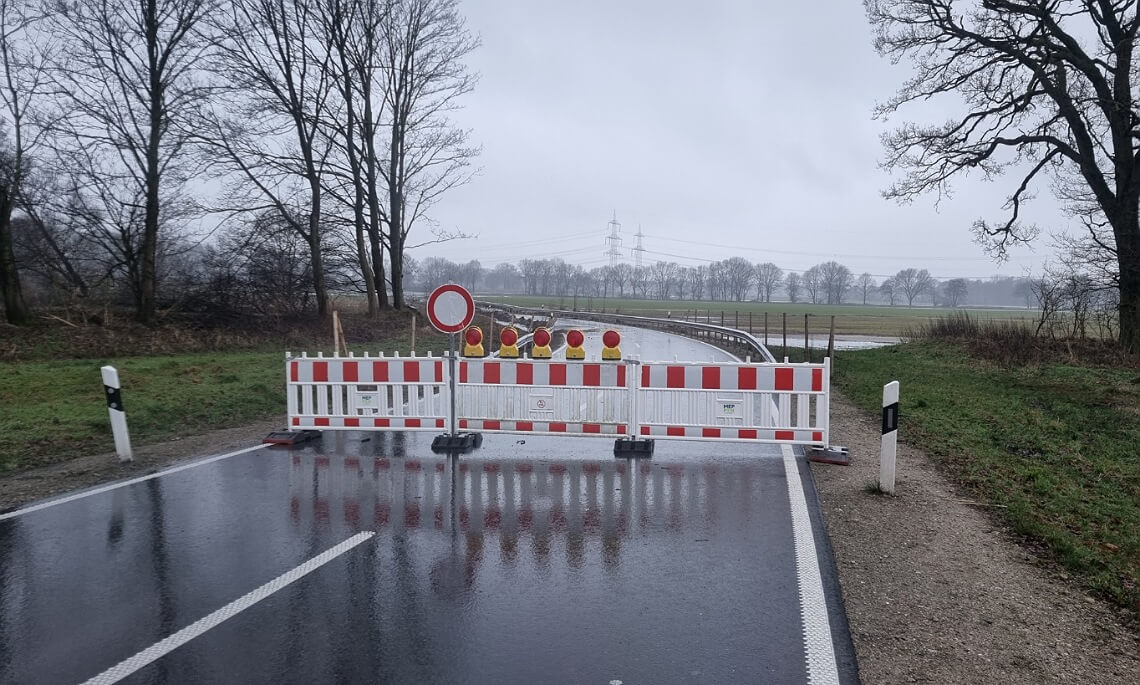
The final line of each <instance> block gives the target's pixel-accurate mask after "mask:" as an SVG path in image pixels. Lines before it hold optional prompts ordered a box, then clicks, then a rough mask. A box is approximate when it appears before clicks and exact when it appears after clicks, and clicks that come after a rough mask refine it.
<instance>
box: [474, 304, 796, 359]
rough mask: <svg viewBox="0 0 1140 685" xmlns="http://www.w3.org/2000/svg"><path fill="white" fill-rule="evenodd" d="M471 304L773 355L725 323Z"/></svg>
mask: <svg viewBox="0 0 1140 685" xmlns="http://www.w3.org/2000/svg"><path fill="white" fill-rule="evenodd" d="M475 306H476V307H478V308H480V309H482V310H484V311H487V312H502V313H506V314H510V315H512V316H519V315H525V316H535V315H554V316H558V317H562V318H573V319H582V320H585V321H597V322H599V323H612V324H625V325H628V326H637V327H639V328H648V329H651V330H657V331H662V332H664V333H674V334H678V335H684V336H686V337H690V338H695V339H697V340H705V341H715V342H716V343H717V344H719V345H720V346H722V347H736V348H738V349H740V350H741V351H743V352H744V355H742V356H746V357H749V356H753V355H757V356H759V357H760V358H762V359H763V360H764V361H766V362H775V361H776V357H775V356H773V355H772V353H771V352H770V351H769V350H768V348H767V347H766V346H765V345H764V343H762V342H760V341H759V340H758V339H757V338H755V337H754V336H753V335H752V334H751V333H747V332H745V331H742V330H738V329H736V328H729V327H727V326H717V325H715V324H708V323H699V322H696V321H684V320H681V319H657V318H653V317H648V316H632V315H629V314H601V313H597V312H576V311H573V310H567V309H540V308H537V307H519V306H515V305H510V304H502V303H499V302H487V301H486V300H476V301H475Z"/></svg>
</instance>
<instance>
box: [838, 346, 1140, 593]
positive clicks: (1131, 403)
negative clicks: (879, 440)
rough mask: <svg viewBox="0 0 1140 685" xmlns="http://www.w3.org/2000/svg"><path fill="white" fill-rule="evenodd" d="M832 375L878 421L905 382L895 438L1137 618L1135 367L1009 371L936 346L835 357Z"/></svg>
mask: <svg viewBox="0 0 1140 685" xmlns="http://www.w3.org/2000/svg"><path fill="white" fill-rule="evenodd" d="M834 369H835V370H834V372H833V377H832V378H833V381H834V383H835V386H836V387H837V388H838V389H839V390H840V391H841V392H843V394H845V395H846V396H848V397H850V398H852V399H853V400H854V401H855V402H856V403H857V404H858V405H859V406H860V407H862V408H863V409H866V410H867V411H868V412H873V413H874V414H876V415H877V414H878V413H879V411H880V406H881V400H882V387H883V384H884V383H887V382H889V381H891V380H898V381H899V384H900V388H901V402H900V414H901V420H900V428H899V436H900V439H902V440H904V441H906V442H908V443H909V444H912V445H915V446H918V447H921V448H922V449H924V450H926V451H927V452H928V453H929V454H931V455H933V456H934V457H935V459H937V460H938V461H939V462H940V463H941V465H942V466H943V467H945V469H946V471H947V472H948V473H949V474H950V475H951V476H953V477H954V478H955V479H957V480H958V481H959V482H960V483H961V484H963V485H964V486H965V487H966V488H968V489H969V490H971V491H972V492H974V493H975V496H976V497H977V498H978V499H980V500H983V501H986V502H989V503H992V504H996V505H999V506H998V507H995V508H994V509H992V511H994V512H995V513H997V514H998V515H1000V516H1003V517H1004V518H1005V519H1006V521H1007V522H1008V523H1009V525H1010V526H1011V527H1012V528H1013V530H1014V531H1015V532H1016V533H1018V534H1020V535H1024V536H1025V537H1026V538H1027V539H1028V540H1029V541H1030V542H1031V543H1032V544H1033V545H1034V546H1042V545H1043V546H1044V548H1046V549H1047V550H1048V552H1049V553H1050V554H1051V555H1052V556H1053V557H1054V558H1055V559H1057V560H1058V561H1059V562H1060V563H1061V564H1063V565H1064V566H1065V567H1066V568H1067V569H1069V570H1071V571H1073V572H1075V573H1078V574H1080V575H1081V576H1082V577H1083V578H1084V579H1085V580H1086V581H1087V583H1088V584H1089V585H1090V586H1091V587H1092V588H1093V589H1094V590H1095V591H1097V592H1099V593H1101V594H1103V595H1104V596H1106V597H1107V598H1109V599H1111V600H1112V601H1114V602H1116V603H1118V604H1120V605H1121V606H1125V607H1129V608H1131V609H1132V610H1134V611H1140V455H1138V452H1137V450H1136V445H1137V444H1140V384H1138V381H1140V379H1138V378H1137V376H1136V374H1137V371H1136V369H1134V368H1133V369H1129V368H1112V367H1085V366H1072V365H1069V364H1061V363H1046V364H1040V365H1031V366H1024V367H1019V368H1002V367H1000V366H997V365H995V364H992V363H990V362H986V361H983V360H979V359H977V358H974V357H971V356H969V355H968V354H967V353H966V351H965V350H964V348H962V347H960V346H957V345H952V344H946V343H933V342H923V343H911V344H907V345H900V346H892V347H885V348H880V349H876V350H867V351H857V352H855V351H852V352H839V353H838V354H837V355H836V364H835V367H834ZM857 458H865V459H866V458H870V459H876V458H877V455H857ZM903 496H905V493H903Z"/></svg>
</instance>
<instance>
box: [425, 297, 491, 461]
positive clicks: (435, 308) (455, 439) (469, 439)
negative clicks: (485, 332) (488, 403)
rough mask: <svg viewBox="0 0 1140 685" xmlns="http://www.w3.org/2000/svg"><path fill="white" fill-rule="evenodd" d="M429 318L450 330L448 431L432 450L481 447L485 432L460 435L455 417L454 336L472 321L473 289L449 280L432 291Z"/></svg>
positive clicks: (473, 315) (462, 449)
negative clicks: (469, 290) (482, 433)
mask: <svg viewBox="0 0 1140 685" xmlns="http://www.w3.org/2000/svg"><path fill="white" fill-rule="evenodd" d="M427 315H428V321H430V322H431V325H432V326H433V327H435V329H436V330H437V331H439V332H440V333H447V371H448V392H450V393H451V397H450V398H449V402H448V404H449V406H450V411H449V412H448V433H447V434H446V435H439V436H436V438H435V439H434V440H433V441H432V443H431V448H432V451H436V452H466V451H467V450H470V449H472V448H474V447H478V446H479V444H480V443H481V442H482V436H481V435H479V434H478V433H464V434H463V435H460V434H459V432H458V430H457V429H456V424H457V423H458V422H457V420H456V417H455V414H456V408H455V396H456V387H455V384H456V379H457V378H458V376H459V374H458V372H457V371H456V359H457V356H458V354H457V351H456V344H455V336H456V334H458V333H459V332H460V331H462V330H463V329H464V328H467V327H468V326H470V325H471V321H472V320H474V318H475V300H474V299H472V297H471V293H469V292H468V291H467V289H466V288H464V287H463V286H461V285H456V284H454V283H448V284H446V285H441V286H439V287H438V288H436V289H435V290H433V291H432V293H431V295H429V296H428V302H427Z"/></svg>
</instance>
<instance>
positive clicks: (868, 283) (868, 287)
mask: <svg viewBox="0 0 1140 685" xmlns="http://www.w3.org/2000/svg"><path fill="white" fill-rule="evenodd" d="M855 287H856V288H858V289H859V292H860V293H861V294H862V295H863V304H864V305H866V304H867V295H869V294H870V293H871V291H873V290H874V289H875V277H874V276H872V275H871V274H869V273H867V272H866V271H864V272H863V273H862V274H860V275H859V279H858V280H856V281H855Z"/></svg>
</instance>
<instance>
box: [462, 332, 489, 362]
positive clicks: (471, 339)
mask: <svg viewBox="0 0 1140 685" xmlns="http://www.w3.org/2000/svg"><path fill="white" fill-rule="evenodd" d="M463 356H464V357H482V356H484V352H483V329H482V328H479V327H478V326H471V327H470V328H468V329H467V331H466V332H465V333H464V334H463Z"/></svg>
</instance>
